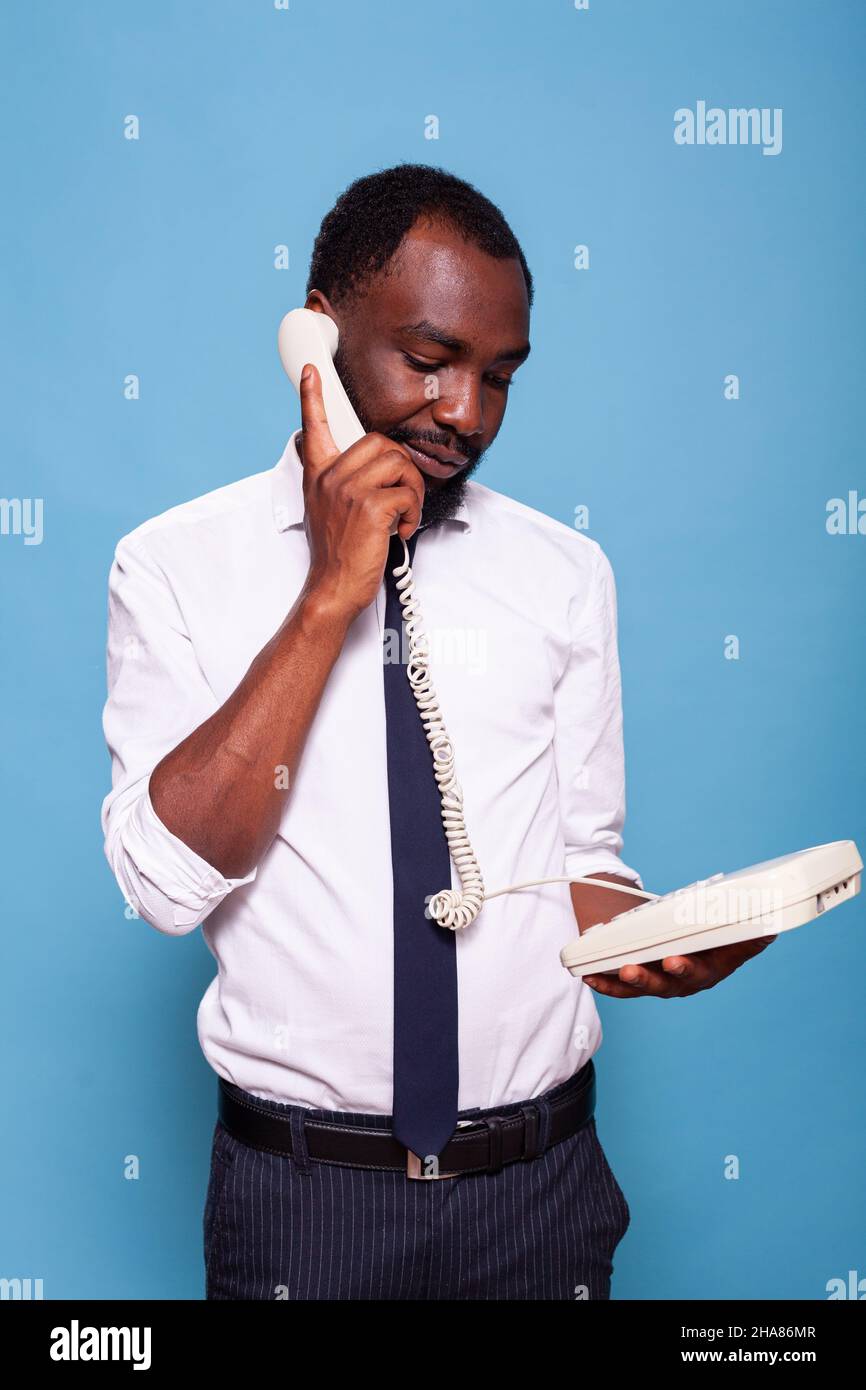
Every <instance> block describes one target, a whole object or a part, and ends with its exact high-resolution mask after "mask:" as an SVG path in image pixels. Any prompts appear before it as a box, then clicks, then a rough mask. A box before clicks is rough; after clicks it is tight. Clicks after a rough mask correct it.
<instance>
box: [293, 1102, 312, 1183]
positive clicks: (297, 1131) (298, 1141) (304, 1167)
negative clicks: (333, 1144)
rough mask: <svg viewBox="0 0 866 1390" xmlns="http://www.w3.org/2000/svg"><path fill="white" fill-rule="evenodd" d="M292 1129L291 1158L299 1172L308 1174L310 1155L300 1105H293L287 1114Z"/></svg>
mask: <svg viewBox="0 0 866 1390" xmlns="http://www.w3.org/2000/svg"><path fill="white" fill-rule="evenodd" d="M289 1127H290V1129H291V1131H292V1158H293V1160H294V1162H295V1164H296V1165H297V1169H298V1172H299V1173H305V1174H309V1172H310V1155H309V1151H308V1149H307V1134H306V1130H305V1129H304V1112H303V1110H302V1109H301V1107H300V1106H297V1105H293V1106H292V1108H291V1111H290V1115H289Z"/></svg>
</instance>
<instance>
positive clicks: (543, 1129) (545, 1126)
mask: <svg viewBox="0 0 866 1390" xmlns="http://www.w3.org/2000/svg"><path fill="white" fill-rule="evenodd" d="M538 1109H539V1111H540V1114H541V1124H540V1126H539V1135H538V1152H539V1153H540V1154H543V1153H544V1151H545V1149H546V1148H547V1146H548V1145H549V1143H550V1101H549V1100H539V1102H538Z"/></svg>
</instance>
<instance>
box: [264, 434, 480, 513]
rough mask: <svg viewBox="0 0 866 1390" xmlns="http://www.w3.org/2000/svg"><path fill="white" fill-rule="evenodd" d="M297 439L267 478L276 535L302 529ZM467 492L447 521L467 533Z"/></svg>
mask: <svg viewBox="0 0 866 1390" xmlns="http://www.w3.org/2000/svg"><path fill="white" fill-rule="evenodd" d="M300 437H301V431H300V430H295V432H294V434H293V435H292V436H291V438H290V439H289V442H288V444H287V445H286V447H285V449H284V450H283V454H282V458H281V459H280V461H279V463H278V464H277V465H276V467H275V468H274V470H273V473H272V477H271V499H272V504H273V512H274V524H275V526H276V528H277V530H278V531H288V529H289V528H290V527H291V526H301V525H303V521H304V487H303V480H302V469H303V465H302V463H301V459H300V455H299V453H298V440H299V439H300ZM468 492H469V489H468V488H467V491H466V493H464V496H463V500H462V501H461V503H460V505H459V507H458V508H457V510H456V511H455V513H454V516H453V517H451V518H450V521H451V522H456V523H457V524H459V525H460V526H462V527H463V528H464V530H466V531H468V530H470V528H471V524H472V523H471V520H470V513H469V506H468V503H467V494H468ZM443 524H448V523H443Z"/></svg>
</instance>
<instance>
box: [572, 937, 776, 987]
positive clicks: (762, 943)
mask: <svg viewBox="0 0 866 1390" xmlns="http://www.w3.org/2000/svg"><path fill="white" fill-rule="evenodd" d="M775 940H776V937H775V936H759V937H757V938H756V939H754V940H752V941H735V942H734V943H733V944H732V945H730V946H714V947H713V948H712V949H711V950H709V951H696V952H695V953H694V955H691V956H665V958H664V960H661V961H647V962H646V963H645V964H643V965H621V966H620V968H619V970H614V971H610V972H608V973H605V974H602V975H584V977H583V982H584V984H586V985H589V986H590V988H592V989H594V990H597V992H598V993H599V994H609V995H610V996H611V998H613V999H641V998H643V997H644V995H655V996H656V997H657V998H659V999H682V998H683V997H684V996H685V995H687V994H697V993H698V992H699V991H700V990H702V989H712V987H713V985H717V984H718V983H719V981H720V980H724V979H725V978H726V977H727V976H728V975H732V974H733V972H734V971H735V970H738V969H739V968H740V966H741V965H745V963H746V961H747V960H751V959H752V957H753V956H757V955H759V954H760V953H761V951H766V949H767V947H768V946H769V944H770V942H771V941H775Z"/></svg>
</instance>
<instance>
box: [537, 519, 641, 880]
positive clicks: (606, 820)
mask: <svg viewBox="0 0 866 1390" xmlns="http://www.w3.org/2000/svg"><path fill="white" fill-rule="evenodd" d="M587 539H589V538H588V537H587ZM590 544H591V545H592V547H593V554H592V573H591V579H590V582H589V586H588V588H586V586H585V587H584V591H583V594H584V596H583V597H581V599H580V600H579V601H577V600H575V602H574V604H573V605H572V611H571V612H570V619H571V651H570V655H569V659H568V663H567V666H566V668H565V670H564V671H563V673H562V675H561V676H560V678H559V680H558V682H557V685H556V689H555V705H556V715H555V717H556V733H555V755H556V771H557V779H558V784H559V799H560V808H561V816H562V824H563V828H564V833H565V844H566V855H565V872H566V873H567V874H572V875H574V876H585V875H592V874H599V873H609V874H619V875H621V877H623V878H628V879H631V880H632V881H633V882H634V883H635V885H636V886H637V887H638V888H643V886H644V885H643V881H642V879H641V877H640V874H639V873H638V872H637V870H635V869H632V868H630V867H629V865H628V864H626V863H625V862H624V861H623V859H622V858H621V854H622V848H623V837H622V831H623V826H624V824H625V756H624V748H623V721H622V690H621V679H620V665H619V651H618V645H617V601H616V585H615V581H614V576H613V570H612V569H611V565H610V561H609V560H608V558H607V556H606V555H605V553H604V551H603V550H602V549H601V547H600V546H599V545H598V543H597V542H596V541H590Z"/></svg>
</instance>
